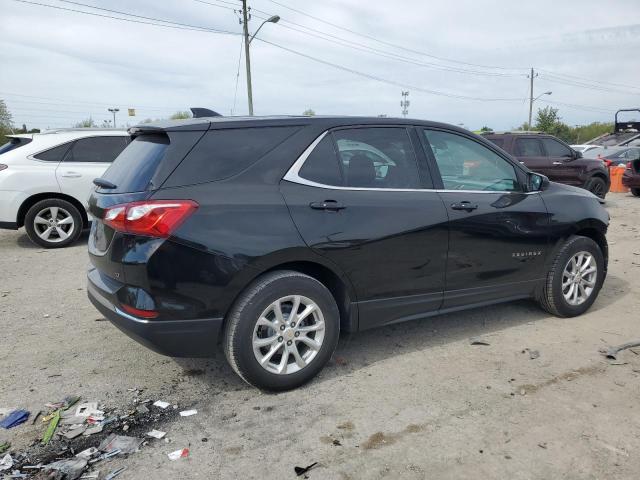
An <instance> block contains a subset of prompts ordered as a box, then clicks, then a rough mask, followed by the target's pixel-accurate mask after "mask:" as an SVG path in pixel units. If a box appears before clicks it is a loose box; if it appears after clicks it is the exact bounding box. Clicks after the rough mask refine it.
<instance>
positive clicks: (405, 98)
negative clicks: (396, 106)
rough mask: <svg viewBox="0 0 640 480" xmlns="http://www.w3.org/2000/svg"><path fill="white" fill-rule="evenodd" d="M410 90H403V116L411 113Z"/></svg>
mask: <svg viewBox="0 0 640 480" xmlns="http://www.w3.org/2000/svg"><path fill="white" fill-rule="evenodd" d="M408 97H409V92H408V91H405V90H403V91H402V100H401V101H400V106H401V107H402V116H403V117H405V118H406V117H407V114H408V113H409V110H408V108H409V99H408Z"/></svg>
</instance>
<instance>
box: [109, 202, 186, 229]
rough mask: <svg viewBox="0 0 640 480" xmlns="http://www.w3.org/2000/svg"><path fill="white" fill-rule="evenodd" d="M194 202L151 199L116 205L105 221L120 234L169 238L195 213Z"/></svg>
mask: <svg viewBox="0 0 640 480" xmlns="http://www.w3.org/2000/svg"><path fill="white" fill-rule="evenodd" d="M196 208H198V204H197V203H196V202H194V201H192V200H149V201H144V202H132V203H126V204H124V205H115V206H113V207H111V208H109V209H107V210H106V211H105V213H104V217H103V221H104V223H105V224H107V225H109V226H110V227H111V228H113V229H114V230H118V231H120V232H126V233H133V234H136V235H145V236H149V237H161V238H166V237H168V236H169V235H171V232H173V231H174V230H175V229H176V228H178V227H179V226H180V224H181V223H182V222H184V221H185V220H186V219H187V218H188V217H189V216H190V215H191V214H192V213H193V212H194V211H195V210H196Z"/></svg>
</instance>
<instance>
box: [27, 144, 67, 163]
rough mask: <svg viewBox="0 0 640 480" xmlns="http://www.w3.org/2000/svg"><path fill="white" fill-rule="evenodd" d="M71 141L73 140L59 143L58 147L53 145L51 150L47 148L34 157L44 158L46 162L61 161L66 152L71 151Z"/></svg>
mask: <svg viewBox="0 0 640 480" xmlns="http://www.w3.org/2000/svg"><path fill="white" fill-rule="evenodd" d="M71 143H72V142H69V143H64V144H62V145H58V146H57V147H53V148H50V149H49V150H45V151H44V152H40V153H38V154H37V155H34V156H33V157H34V158H37V159H38V160H44V161H45V162H61V161H62V159H63V158H64V156H65V154H66V153H67V152H68V151H69V148H70V147H71Z"/></svg>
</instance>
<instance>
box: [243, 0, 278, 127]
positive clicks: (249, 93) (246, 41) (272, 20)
mask: <svg viewBox="0 0 640 480" xmlns="http://www.w3.org/2000/svg"><path fill="white" fill-rule="evenodd" d="M248 17H249V15H248V11H247V0H242V19H243V22H242V25H243V29H244V58H245V64H246V67H247V99H248V100H249V115H251V116H253V90H252V88H251V59H250V58H249V44H250V43H251V40H253V39H254V38H255V36H256V34H257V33H258V32H259V31H260V29H261V28H262V26H263V25H264V24H265V23H278V22H279V21H280V17H279V16H278V15H274V16H272V17H269V18H267V19H266V20H265V21H264V22H262V23H261V24H260V26H259V27H258V29H257V30H256V31H255V33H254V34H253V35H251V37H249V18H248Z"/></svg>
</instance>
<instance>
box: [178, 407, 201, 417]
mask: <svg viewBox="0 0 640 480" xmlns="http://www.w3.org/2000/svg"><path fill="white" fill-rule="evenodd" d="M197 413H198V410H195V409H194V410H183V411H182V412H180V416H181V417H190V416H191V415H195V414H197Z"/></svg>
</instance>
